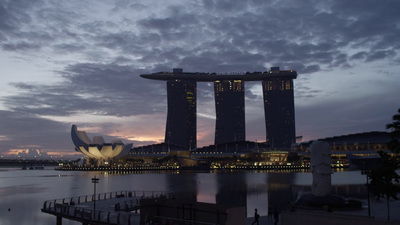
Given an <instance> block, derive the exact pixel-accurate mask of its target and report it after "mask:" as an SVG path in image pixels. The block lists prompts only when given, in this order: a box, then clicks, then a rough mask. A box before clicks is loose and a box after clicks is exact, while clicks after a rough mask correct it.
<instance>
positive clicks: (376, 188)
mask: <svg viewBox="0 0 400 225" xmlns="http://www.w3.org/2000/svg"><path fill="white" fill-rule="evenodd" d="M378 153H379V155H380V156H381V166H380V167H378V168H376V169H372V170H371V172H370V173H369V174H368V177H369V178H370V179H371V182H370V183H369V184H368V187H369V190H370V191H371V193H372V194H373V195H374V196H376V197H377V198H378V199H379V198H380V197H385V198H386V206H387V219H388V220H389V219H390V207H389V200H390V198H393V199H395V200H398V198H397V193H400V187H399V186H398V185H397V184H394V183H393V182H396V183H399V181H400V176H399V175H398V174H397V173H396V170H397V169H398V168H399V166H398V163H397V160H395V159H394V158H393V157H391V156H390V155H389V154H388V153H386V152H384V151H379V152H378Z"/></svg>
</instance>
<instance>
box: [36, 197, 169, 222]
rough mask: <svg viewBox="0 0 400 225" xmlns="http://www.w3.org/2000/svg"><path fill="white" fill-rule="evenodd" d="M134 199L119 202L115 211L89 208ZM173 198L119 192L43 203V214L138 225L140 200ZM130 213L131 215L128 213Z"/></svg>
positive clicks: (87, 220) (88, 220)
mask: <svg viewBox="0 0 400 225" xmlns="http://www.w3.org/2000/svg"><path fill="white" fill-rule="evenodd" d="M124 197H132V198H131V199H129V198H128V200H126V199H125V200H123V201H122V199H121V201H118V202H117V203H116V204H115V206H114V207H115V208H114V210H95V209H93V208H91V207H88V204H86V203H90V202H94V201H95V200H96V201H101V200H107V199H117V198H124ZM161 197H171V196H170V195H167V193H166V192H162V191H117V192H108V193H100V194H97V195H96V196H94V195H85V196H77V197H71V198H63V199H54V200H48V201H45V202H44V203H43V208H42V212H45V213H49V214H53V215H56V216H58V217H64V218H68V219H72V220H75V221H80V222H97V223H99V224H129V225H130V224H138V222H139V221H140V208H139V199H144V198H161ZM127 212H129V213H127Z"/></svg>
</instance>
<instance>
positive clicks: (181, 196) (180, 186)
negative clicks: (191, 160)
mask: <svg viewBox="0 0 400 225" xmlns="http://www.w3.org/2000/svg"><path fill="white" fill-rule="evenodd" d="M166 185H167V187H166V188H167V192H168V193H172V194H173V196H174V197H175V198H176V199H178V200H180V201H182V202H195V201H196V200H197V174H191V173H187V174H166Z"/></svg>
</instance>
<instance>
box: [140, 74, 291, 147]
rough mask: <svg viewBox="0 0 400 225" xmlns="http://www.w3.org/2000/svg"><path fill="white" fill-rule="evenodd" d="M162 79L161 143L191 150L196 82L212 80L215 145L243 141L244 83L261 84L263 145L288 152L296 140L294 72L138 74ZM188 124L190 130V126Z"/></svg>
mask: <svg viewBox="0 0 400 225" xmlns="http://www.w3.org/2000/svg"><path fill="white" fill-rule="evenodd" d="M140 76H141V77H143V78H146V79H153V80H164V81H167V94H168V115H167V127H166V132H165V142H166V143H173V144H176V145H181V146H183V147H186V148H187V149H195V148H196V143H195V142H196V127H195V126H196V83H197V82H214V94H215V107H216V126H215V141H214V143H215V145H218V144H224V143H231V142H237V141H245V140H246V126H245V103H244V82H247V81H262V85H263V93H264V110H265V124H266V130H267V135H266V140H267V143H268V144H270V145H271V146H273V147H274V148H290V147H291V144H293V143H294V142H295V137H296V135H295V120H294V94H293V79H296V77H297V73H296V71H294V70H286V71H281V70H279V67H272V68H271V70H270V71H265V72H252V73H250V72H246V73H243V74H238V73H235V74H216V73H199V72H196V73H188V72H183V70H182V69H174V70H173V72H172V73H171V72H158V73H152V74H142V75H140ZM190 126H192V127H190Z"/></svg>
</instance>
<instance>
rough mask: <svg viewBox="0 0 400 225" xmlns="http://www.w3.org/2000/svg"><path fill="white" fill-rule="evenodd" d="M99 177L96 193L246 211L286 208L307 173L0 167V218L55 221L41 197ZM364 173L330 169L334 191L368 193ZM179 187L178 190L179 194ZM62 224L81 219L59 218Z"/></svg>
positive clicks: (10, 222) (86, 190) (64, 193)
mask: <svg viewBox="0 0 400 225" xmlns="http://www.w3.org/2000/svg"><path fill="white" fill-rule="evenodd" d="M95 175H96V177H97V178H100V180H99V183H98V184H97V186H96V189H97V191H96V192H97V193H105V192H115V191H121V190H132V191H135V190H136V191H166V192H172V193H176V194H177V196H179V197H180V198H182V199H186V200H190V201H192V200H197V201H199V202H209V203H217V204H228V205H236V206H246V207H247V212H248V216H252V214H253V212H254V208H258V212H259V214H261V215H266V214H267V211H268V204H269V203H270V204H272V205H274V206H278V207H279V208H281V209H284V208H285V207H286V205H287V203H288V202H289V201H294V200H295V199H296V198H297V197H298V196H299V195H300V194H301V193H303V192H308V191H310V185H311V182H312V175H311V173H309V172H307V173H289V172H262V171H241V172H232V173H227V172H225V173H214V172H213V173H208V172H207V173H202V172H180V173H177V172H163V171H160V172H155V171H152V172H142V173H129V174H110V173H106V172H79V171H56V170H54V168H46V169H44V170H21V169H20V168H0V224H1V225H15V224H19V225H24V224H26V225H28V224H29V225H31V224H44V225H54V224H55V223H56V218H55V217H54V216H51V215H48V214H45V213H42V212H41V211H40V209H41V208H42V205H43V202H44V201H45V200H51V199H62V198H67V197H74V196H83V195H90V194H93V183H92V181H91V178H93V177H94V176H95ZM365 183H366V177H365V175H361V173H360V171H342V172H336V173H334V174H333V175H332V185H333V186H332V192H333V193H339V194H341V195H343V196H344V197H355V198H360V199H363V198H365V197H366V188H365ZM178 193H179V195H178ZM63 224H65V225H68V224H74V225H75V224H81V223H77V222H73V221H68V220H63Z"/></svg>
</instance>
